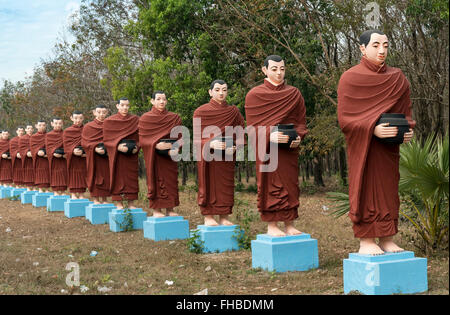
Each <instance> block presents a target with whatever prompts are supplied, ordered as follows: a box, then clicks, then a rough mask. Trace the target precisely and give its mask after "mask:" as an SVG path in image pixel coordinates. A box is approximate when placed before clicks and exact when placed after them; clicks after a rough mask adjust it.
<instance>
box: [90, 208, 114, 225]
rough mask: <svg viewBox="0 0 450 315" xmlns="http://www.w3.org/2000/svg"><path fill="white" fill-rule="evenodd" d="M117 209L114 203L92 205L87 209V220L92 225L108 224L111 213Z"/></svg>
mask: <svg viewBox="0 0 450 315" xmlns="http://www.w3.org/2000/svg"><path fill="white" fill-rule="evenodd" d="M113 209H116V206H115V205H114V204H112V203H108V204H99V205H96V204H90V205H89V206H87V207H86V219H87V220H89V222H91V224H108V223H109V213H110V212H111V211H112V210H113Z"/></svg>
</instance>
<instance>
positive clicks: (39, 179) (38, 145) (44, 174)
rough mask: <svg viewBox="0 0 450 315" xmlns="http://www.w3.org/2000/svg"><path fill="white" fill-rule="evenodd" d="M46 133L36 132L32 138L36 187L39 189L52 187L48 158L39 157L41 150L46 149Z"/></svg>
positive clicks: (31, 145)
mask: <svg viewBox="0 0 450 315" xmlns="http://www.w3.org/2000/svg"><path fill="white" fill-rule="evenodd" d="M45 136H46V132H36V133H35V134H34V135H32V136H31V138H30V147H31V154H32V156H33V157H32V159H33V168H34V185H35V186H37V187H39V188H48V187H50V171H49V167H48V159H47V157H45V156H44V157H42V156H38V152H39V150H40V149H42V148H43V149H45Z"/></svg>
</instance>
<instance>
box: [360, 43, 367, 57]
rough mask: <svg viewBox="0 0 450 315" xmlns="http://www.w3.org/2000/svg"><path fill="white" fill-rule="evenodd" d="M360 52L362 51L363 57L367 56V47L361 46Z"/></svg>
mask: <svg viewBox="0 0 450 315" xmlns="http://www.w3.org/2000/svg"><path fill="white" fill-rule="evenodd" d="M359 50H361V53H362V54H363V56H365V55H366V46H365V45H359Z"/></svg>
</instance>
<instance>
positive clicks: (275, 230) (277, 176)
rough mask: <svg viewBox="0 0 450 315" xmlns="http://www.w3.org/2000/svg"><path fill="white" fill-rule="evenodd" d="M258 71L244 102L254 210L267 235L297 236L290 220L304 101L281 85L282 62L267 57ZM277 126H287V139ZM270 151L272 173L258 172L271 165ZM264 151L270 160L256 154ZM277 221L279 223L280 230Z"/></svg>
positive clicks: (295, 200) (303, 131)
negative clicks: (254, 185) (253, 157)
mask: <svg viewBox="0 0 450 315" xmlns="http://www.w3.org/2000/svg"><path fill="white" fill-rule="evenodd" d="M262 71H263V73H264V74H265V76H266V78H265V79H264V83H263V84H261V85H258V86H256V87H254V88H253V89H251V90H250V91H249V92H248V94H247V96H246V98H245V114H246V118H247V128H248V130H249V139H250V138H254V140H249V141H251V142H253V141H255V143H256V147H255V148H254V149H255V152H256V179H257V187H258V211H259V212H260V215H261V220H262V221H264V222H267V223H268V227H267V234H268V235H270V236H286V235H298V234H301V232H300V231H299V230H297V229H296V228H295V227H294V220H295V219H297V218H298V207H299V186H298V185H299V183H298V170H299V168H298V154H299V153H298V148H299V145H300V141H301V140H302V139H303V138H304V137H305V135H306V134H307V132H308V131H307V128H306V120H305V115H306V108H305V103H304V100H303V96H302V94H301V93H300V91H299V90H298V89H297V88H295V87H293V86H290V85H288V84H287V83H286V80H285V71H286V65H285V62H284V60H283V58H281V57H280V56H278V55H270V56H268V57H267V58H266V59H265V61H264V66H263V67H262ZM277 125H286V126H289V128H291V129H293V135H288V134H286V133H285V132H282V131H281V128H279V129H278V127H277ZM275 127H277V128H275ZM252 128H254V129H253V130H254V131H253V132H252V131H251V130H252ZM287 128H288V127H287ZM277 130H278V131H277ZM260 131H263V132H260ZM264 135H265V137H264ZM291 136H292V137H291ZM269 141H270V143H272V144H273V145H271V144H270V143H269ZM269 148H270V150H269ZM276 149H278V150H277V154H278V160H277V161H275V162H276V163H275V167H274V169H267V170H266V169H264V165H267V164H268V163H273V162H274V161H273V159H275V157H276V155H275V154H273V151H274V150H276ZM269 151H270V156H271V157H270V158H268V159H266V157H265V156H264V155H263V156H261V155H262V154H261V152H263V153H265V152H269ZM278 222H284V225H285V229H284V231H283V230H282V229H280V227H278Z"/></svg>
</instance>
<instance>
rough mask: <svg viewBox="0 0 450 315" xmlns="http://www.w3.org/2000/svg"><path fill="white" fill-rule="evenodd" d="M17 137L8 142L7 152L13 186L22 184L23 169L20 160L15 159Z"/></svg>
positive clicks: (17, 143) (17, 149)
mask: <svg viewBox="0 0 450 315" xmlns="http://www.w3.org/2000/svg"><path fill="white" fill-rule="evenodd" d="M19 139H20V137H19V136H16V137H14V138H12V139H11V141H10V142H9V152H10V154H11V167H12V177H13V182H14V184H15V185H22V184H23V179H22V177H23V168H22V159H18V158H17V153H19Z"/></svg>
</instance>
